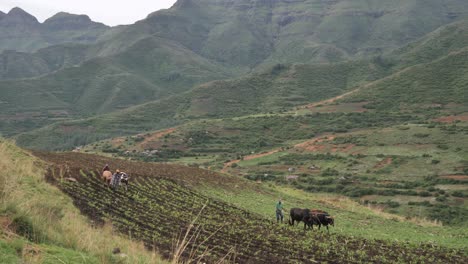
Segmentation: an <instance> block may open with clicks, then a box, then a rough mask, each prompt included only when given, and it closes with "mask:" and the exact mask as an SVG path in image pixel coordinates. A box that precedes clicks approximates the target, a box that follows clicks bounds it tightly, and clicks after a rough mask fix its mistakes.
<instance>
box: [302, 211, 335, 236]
mask: <svg viewBox="0 0 468 264" xmlns="http://www.w3.org/2000/svg"><path fill="white" fill-rule="evenodd" d="M303 221H304V225H307V226H309V227H310V228H311V229H314V225H318V229H319V230H320V227H321V226H322V225H324V226H325V227H326V228H327V231H328V232H330V230H329V229H328V225H332V226H335V219H334V218H333V217H332V216H331V215H330V214H328V213H327V212H325V211H322V210H316V209H313V210H310V211H309V213H308V214H306V216H305V217H304V219H303Z"/></svg>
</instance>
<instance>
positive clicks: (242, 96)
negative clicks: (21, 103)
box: [18, 49, 468, 149]
mask: <svg viewBox="0 0 468 264" xmlns="http://www.w3.org/2000/svg"><path fill="white" fill-rule="evenodd" d="M467 52H468V51H467V49H462V50H459V51H457V52H452V53H450V54H449V55H447V56H444V57H442V58H440V59H438V60H435V61H431V62H429V63H422V64H418V65H415V66H410V67H407V68H405V69H403V70H399V71H397V72H394V73H393V74H391V75H389V76H387V77H384V78H382V76H385V75H387V74H388V68H385V67H382V66H379V64H375V63H374V62H372V63H364V62H361V63H358V62H349V63H341V64H328V65H327V64H324V65H292V66H288V67H286V66H281V67H279V66H276V67H273V68H272V69H271V71H269V72H264V73H254V74H252V75H250V76H247V77H243V78H239V79H233V80H228V81H216V82H211V83H207V84H204V85H201V86H199V87H197V88H195V89H193V90H191V91H189V92H186V93H184V94H180V95H176V96H173V97H170V98H167V99H163V100H160V101H155V102H150V103H146V104H144V105H141V106H136V107H132V108H129V109H125V110H123V111H119V112H115V113H110V114H107V115H103V116H98V117H94V118H89V119H84V120H76V121H70V122H62V123H58V124H55V125H51V126H48V127H44V128H43V129H39V130H36V131H33V132H31V133H25V134H22V135H20V136H19V137H18V143H19V144H21V145H23V146H27V147H30V148H50V147H51V146H53V148H54V149H63V148H70V147H72V146H73V145H74V144H75V146H76V145H81V144H86V143H90V142H93V141H94V140H97V139H103V138H109V137H113V136H121V135H131V134H137V133H141V132H143V131H151V130H156V129H162V128H167V127H170V126H174V125H179V124H182V123H186V122H190V121H191V120H194V119H199V118H226V117H236V116H242V115H249V114H256V113H267V112H272V114H274V115H278V113H279V112H282V111H286V110H288V109H292V108H293V107H295V106H300V105H305V104H307V103H309V102H313V101H320V100H323V99H327V98H330V97H333V96H336V95H340V94H344V93H345V92H348V91H352V92H350V93H348V94H347V95H346V96H345V97H344V98H343V99H341V98H339V97H338V98H337V101H338V102H344V103H361V105H364V107H365V109H371V110H372V111H373V112H375V114H373V115H371V116H368V117H366V120H372V119H376V120H375V122H376V123H377V122H380V121H377V120H380V119H382V120H385V119H388V118H390V119H389V120H392V119H394V121H392V122H397V121H398V120H399V121H400V122H403V121H404V120H406V121H408V120H409V119H408V118H410V119H411V120H420V119H421V118H423V119H424V118H430V117H431V116H434V115H435V116H437V115H438V112H437V111H438V110H437V109H439V108H440V109H445V111H448V112H450V111H449V108H447V107H449V106H450V104H456V105H460V106H461V107H465V106H466V102H465V101H466V100H465V101H463V98H466V97H467V96H468V94H466V89H464V87H465V86H466V80H467V76H466V73H467V72H468V64H467V62H468V59H467V58H468V53H467ZM372 80H374V81H372ZM353 89H354V90H353ZM389 98H390V99H389ZM434 105H438V107H436V108H434ZM401 111H402V113H406V116H407V117H405V115H403V116H401V117H400V116H398V117H388V115H389V113H400V112H401ZM411 113H419V114H422V117H416V116H412V115H411ZM379 116H380V117H379ZM339 118H340V119H339V120H341V121H340V122H338V123H336V124H335V123H333V126H336V127H337V125H338V124H339V123H341V124H343V125H345V124H347V121H346V120H347V117H346V115H345V116H340V117H339ZM350 118H351V119H352V118H353V117H350ZM371 118H372V119H371ZM401 118H403V119H401ZM282 122H283V123H284V122H285V121H282ZM352 123H354V121H353V122H352ZM374 124H375V123H374ZM392 124H395V123H392ZM259 136H260V135H259ZM52 142H55V143H54V144H52Z"/></svg>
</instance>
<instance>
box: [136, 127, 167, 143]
mask: <svg viewBox="0 0 468 264" xmlns="http://www.w3.org/2000/svg"><path fill="white" fill-rule="evenodd" d="M175 130H176V128H175V127H171V128H168V129H164V130H161V131H158V132H155V133H153V134H151V135H150V136H149V137H145V139H144V140H143V141H142V142H141V143H140V145H145V144H147V143H148V142H151V141H155V140H158V139H160V138H162V137H164V136H165V135H168V134H171V133H172V132H174V131H175Z"/></svg>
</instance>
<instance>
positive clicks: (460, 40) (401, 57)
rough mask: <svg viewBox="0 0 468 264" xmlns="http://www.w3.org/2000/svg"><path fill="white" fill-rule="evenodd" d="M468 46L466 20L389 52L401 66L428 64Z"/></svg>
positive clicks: (467, 22) (467, 23)
mask: <svg viewBox="0 0 468 264" xmlns="http://www.w3.org/2000/svg"><path fill="white" fill-rule="evenodd" d="M467 46H468V19H462V20H459V21H456V22H454V23H451V24H448V25H446V26H442V27H441V28H438V29H437V30H435V31H433V32H431V33H429V34H427V35H426V36H424V37H423V38H421V39H419V40H417V41H415V42H412V43H410V44H408V45H406V46H404V47H402V48H399V49H397V50H394V51H392V52H390V54H389V55H388V57H393V58H395V59H397V60H398V61H399V63H401V64H402V65H414V64H417V63H423V62H430V61H433V60H435V59H438V58H441V57H443V56H446V55H448V54H449V53H451V52H454V51H458V50H460V49H463V48H465V47H467Z"/></svg>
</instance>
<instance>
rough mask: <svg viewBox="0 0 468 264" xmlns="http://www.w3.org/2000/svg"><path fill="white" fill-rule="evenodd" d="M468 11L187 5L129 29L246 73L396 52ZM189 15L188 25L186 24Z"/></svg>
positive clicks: (432, 5)
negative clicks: (239, 67)
mask: <svg viewBox="0 0 468 264" xmlns="http://www.w3.org/2000/svg"><path fill="white" fill-rule="evenodd" d="M467 11H468V4H467V3H466V1H460V0H451V1H444V2H441V1H434V0H431V1H425V2H424V3H422V2H420V1H417V0H411V1H385V2H382V1H376V0H373V1H364V0H362V1H361V0H354V1H317V0H308V1H298V2H291V1H231V0H224V1H212V0H203V1H190V0H184V1H179V2H178V3H177V4H176V5H175V6H174V7H173V8H172V9H171V10H168V11H165V12H157V13H155V14H153V15H150V16H149V17H148V18H147V19H146V20H144V21H142V22H141V23H137V24H136V25H134V26H133V27H130V28H129V30H135V29H134V28H135V27H137V28H139V29H140V30H143V28H147V29H148V31H149V33H150V34H157V35H160V36H162V37H165V38H170V39H175V40H177V41H179V42H181V43H182V44H183V45H185V46H187V47H189V48H190V49H192V50H194V51H196V52H199V53H200V54H202V55H204V56H205V57H208V58H211V59H213V60H217V61H219V62H223V63H227V64H234V65H242V66H250V67H251V66H253V65H257V64H259V63H261V62H263V61H265V60H267V62H268V61H269V62H270V64H271V63H287V62H313V61H335V60H338V59H341V58H346V57H348V56H354V55H357V54H369V53H374V52H376V51H377V52H380V51H382V50H388V49H390V48H397V47H399V46H401V45H403V44H406V43H408V42H410V41H412V40H415V39H417V38H419V37H422V36H423V35H425V34H427V33H429V32H431V31H433V30H435V29H436V28H438V27H440V26H442V25H444V24H447V23H450V22H452V21H454V20H456V19H458V18H461V17H463V16H466V14H467ZM187 14H190V16H191V17H192V18H193V19H191V20H190V21H187V20H186V19H184V18H185V17H187ZM179 32H184V33H185V34H183V35H181V34H178V33H179Z"/></svg>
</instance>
